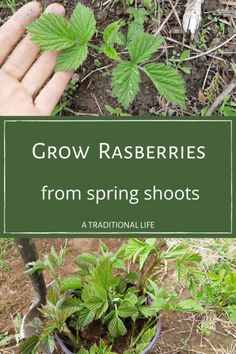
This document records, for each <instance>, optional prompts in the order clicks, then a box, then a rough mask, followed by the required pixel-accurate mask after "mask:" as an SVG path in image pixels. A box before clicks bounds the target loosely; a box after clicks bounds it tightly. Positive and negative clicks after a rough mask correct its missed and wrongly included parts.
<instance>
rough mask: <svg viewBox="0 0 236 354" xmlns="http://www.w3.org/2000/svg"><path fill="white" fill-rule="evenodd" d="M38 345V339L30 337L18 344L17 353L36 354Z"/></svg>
mask: <svg viewBox="0 0 236 354" xmlns="http://www.w3.org/2000/svg"><path fill="white" fill-rule="evenodd" d="M39 344H40V337H38V336H32V337H29V338H28V339H26V340H24V341H23V342H21V344H20V348H19V352H20V353H21V354H36V353H37V352H38V347H39Z"/></svg>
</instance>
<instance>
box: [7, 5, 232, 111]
mask: <svg viewBox="0 0 236 354" xmlns="http://www.w3.org/2000/svg"><path fill="white" fill-rule="evenodd" d="M26 2H27V1H26V0H7V1H0V23H1V22H2V23H3V22H5V21H6V19H7V18H8V17H9V16H10V15H11V13H12V11H14V10H15V9H17V8H19V6H20V5H22V4H23V3H26ZM52 2H54V1H52V0H42V1H41V3H42V4H43V5H44V6H47V5H48V4H50V3H52ZM58 2H59V3H61V4H62V5H64V7H65V9H66V15H67V16H68V17H69V16H70V14H71V12H72V11H73V9H74V8H75V6H76V4H77V2H78V1H77V0H71V1H68V0H58ZM82 2H83V3H84V4H85V5H87V6H89V7H91V8H92V9H93V10H94V12H95V17H96V20H97V28H98V36H97V37H96V38H95V39H94V40H93V44H95V45H96V44H98V43H99V38H101V34H102V31H103V30H104V28H105V27H106V25H107V24H109V23H111V22H113V21H116V20H119V19H124V20H128V18H129V15H128V14H127V8H128V7H129V5H127V4H128V3H132V6H136V7H140V6H141V4H146V5H145V6H146V10H147V12H148V16H147V18H146V22H145V27H146V30H147V31H148V32H149V33H155V32H156V31H157V30H158V29H161V31H160V32H161V34H162V36H163V37H164V38H165V41H164V45H163V46H162V47H161V48H160V50H159V51H158V52H157V53H156V55H155V56H154V57H153V59H152V60H151V62H165V63H167V64H170V65H172V66H174V67H177V68H179V69H180V72H181V74H182V75H183V77H184V80H185V82H186V89H187V94H186V108H185V109H183V110H182V109H180V108H179V107H177V106H175V105H171V104H168V103H167V102H166V101H165V100H164V99H163V98H162V97H160V95H159V94H158V92H157V91H156V89H155V88H154V86H153V85H152V83H151V82H150V81H149V80H148V79H146V78H144V77H143V81H142V85H141V89H140V93H139V94H138V96H137V98H136V100H135V101H134V102H133V104H131V105H130V107H129V109H128V113H129V114H131V115H139V116H142V115H150V114H151V115H174V116H175V115H178V116H180V115H190V116H191V115H193V116H195V115H200V114H201V113H202V114H203V113H204V112H205V113H206V111H207V107H209V106H210V104H211V103H212V102H213V101H214V100H215V98H216V97H217V95H218V94H219V93H220V92H222V91H223V89H225V88H226V87H227V85H228V84H229V82H230V81H231V80H232V77H233V75H234V74H233V72H234V70H233V68H232V65H233V64H234V61H235V58H236V53H235V48H236V37H235V35H236V34H235V30H236V5H234V2H235V1H227V0H205V2H204V5H203V11H202V18H203V19H202V24H201V28H200V32H199V37H198V40H197V41H195V42H191V40H190V38H189V35H184V34H183V31H182V28H181V23H182V19H183V14H184V10H185V5H186V2H187V0H179V1H176V2H173V0H158V1H157V0H144V1H143V2H142V1H139V0H138V1H135V2H134V1H131V0H130V2H129V1H128V0H127V1H125V0H124V1H123V2H122V1H118V0H101V1H98V0H93V1H92V0H84V1H82ZM173 4H174V5H175V6H176V7H175V10H173ZM235 4H236V2H235ZM10 5H11V6H10ZM166 20H167V21H166ZM163 24H164V26H163ZM186 50H190V52H189V57H187V58H185V59H184V61H183V62H179V60H180V55H181V53H183V52H184V51H186ZM209 50H210V51H211V53H209V54H208V55H206V54H203V53H206V52H208V51H209ZM112 67H113V64H112V63H111V61H110V60H108V59H107V58H105V57H104V56H103V55H101V54H99V53H95V52H93V50H91V51H90V55H89V56H88V58H87V59H86V61H85V63H84V64H83V66H82V67H81V68H79V69H78V70H77V72H76V74H75V76H74V80H73V81H72V82H71V83H70V85H69V88H68V90H67V92H66V93H65V95H64V97H63V99H62V101H61V105H59V106H58V107H57V110H56V111H55V113H56V114H57V115H85V114H93V115H108V113H109V112H108V110H107V105H108V106H110V107H112V108H113V109H114V108H117V100H116V99H115V98H114V96H113V93H112V90H111V85H110V81H111V69H112ZM183 71H184V72H183ZM234 104H236V102H235V91H234V92H232V94H231V97H229V100H228V101H227V102H226V103H223V104H222V105H221V106H220V108H219V109H218V111H216V113H221V114H223V115H235V114H236V110H235V107H234ZM119 108H122V107H119ZM108 109H109V108H108ZM110 112H111V110H110ZM117 114H118V115H119V113H118V111H117Z"/></svg>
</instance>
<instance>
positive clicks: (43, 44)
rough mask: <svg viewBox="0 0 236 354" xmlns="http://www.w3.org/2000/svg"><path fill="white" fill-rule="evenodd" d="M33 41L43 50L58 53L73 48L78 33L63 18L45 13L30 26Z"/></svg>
mask: <svg viewBox="0 0 236 354" xmlns="http://www.w3.org/2000/svg"><path fill="white" fill-rule="evenodd" d="M27 29H28V31H29V32H30V35H31V39H32V41H33V42H34V43H35V44H37V45H38V46H39V47H40V48H41V49H43V50H52V51H58V50H63V49H66V48H70V47H72V46H73V45H74V44H75V42H76V33H75V31H74V29H73V27H72V25H71V24H70V23H69V22H68V21H67V20H66V19H65V18H64V17H62V16H60V15H57V14H54V13H44V14H42V15H41V16H40V18H39V19H38V20H36V21H34V22H33V23H32V24H30V25H28V27H27Z"/></svg>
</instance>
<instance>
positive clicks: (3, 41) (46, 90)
mask: <svg viewBox="0 0 236 354" xmlns="http://www.w3.org/2000/svg"><path fill="white" fill-rule="evenodd" d="M41 11H42V9H41V6H40V4H39V3H38V2H36V1H32V2H29V3H27V4H26V5H25V6H23V7H22V8H21V9H20V10H18V11H17V12H16V13H15V14H14V15H13V16H12V17H11V18H10V20H8V21H7V22H6V23H5V24H4V25H3V26H2V27H0V115H1V116H7V115H8V116H15V115H18V116H35V115H50V114H51V112H52V111H53V109H54V108H55V106H56V105H57V103H58V101H59V100H60V98H61V96H62V95H63V92H64V90H65V88H66V86H67V84H68V82H69V80H70V78H71V76H72V72H57V73H55V74H54V68H55V65H56V59H57V53H53V52H44V53H43V54H41V55H40V49H39V48H38V47H37V46H36V45H35V44H34V43H33V42H32V41H31V39H30V36H29V35H26V36H25V37H23V36H24V32H25V27H26V26H27V25H28V24H29V23H30V22H32V21H33V20H34V19H35V18H37V17H38V16H39V15H40V14H41ZM46 11H47V12H54V13H57V14H58V15H62V16H63V15H64V8H63V7H62V6H61V5H59V4H51V5H49V6H48V8H47V10H46ZM22 37H23V38H22Z"/></svg>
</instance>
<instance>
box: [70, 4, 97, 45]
mask: <svg viewBox="0 0 236 354" xmlns="http://www.w3.org/2000/svg"><path fill="white" fill-rule="evenodd" d="M71 24H72V26H73V29H74V31H75V32H76V34H77V36H78V39H79V41H80V44H85V43H87V42H89V41H90V39H91V38H92V37H93V35H94V33H95V32H96V21H95V18H94V13H93V11H92V10H91V9H89V8H88V7H86V6H84V5H82V4H80V3H79V4H78V5H77V6H76V8H75V10H74V11H73V13H72V16H71Z"/></svg>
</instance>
